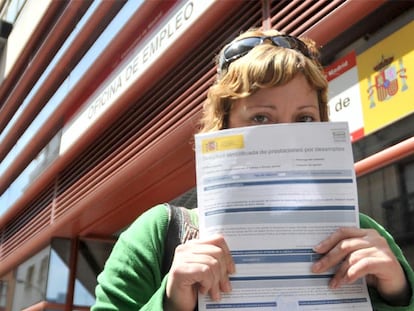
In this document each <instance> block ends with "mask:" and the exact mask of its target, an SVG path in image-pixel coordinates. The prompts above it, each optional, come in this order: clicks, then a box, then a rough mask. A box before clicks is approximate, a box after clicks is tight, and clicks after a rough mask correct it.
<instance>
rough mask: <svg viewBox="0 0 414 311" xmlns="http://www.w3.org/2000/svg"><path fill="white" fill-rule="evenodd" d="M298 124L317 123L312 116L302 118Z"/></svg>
mask: <svg viewBox="0 0 414 311" xmlns="http://www.w3.org/2000/svg"><path fill="white" fill-rule="evenodd" d="M296 122H315V118H314V117H312V116H310V115H304V116H300V117H299V118H298V121H296Z"/></svg>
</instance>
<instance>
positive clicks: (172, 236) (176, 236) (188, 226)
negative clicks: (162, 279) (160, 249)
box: [161, 204, 198, 275]
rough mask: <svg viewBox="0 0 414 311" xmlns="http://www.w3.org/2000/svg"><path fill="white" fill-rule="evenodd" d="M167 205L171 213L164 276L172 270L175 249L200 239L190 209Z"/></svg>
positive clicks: (163, 265)
mask: <svg viewBox="0 0 414 311" xmlns="http://www.w3.org/2000/svg"><path fill="white" fill-rule="evenodd" d="M165 205H166V208H167V209H168V213H169V222H168V230H167V235H166V237H165V246H164V257H163V262H162V267H161V272H162V275H166V274H167V273H168V271H169V270H170V267H171V264H172V261H173V258H174V252H175V248H176V247H177V246H178V245H179V244H183V243H185V242H186V241H188V240H191V239H194V238H197V237H198V228H197V226H196V225H195V224H194V223H193V221H192V218H191V215H190V212H189V210H188V209H186V208H185V207H181V206H175V205H171V204H165Z"/></svg>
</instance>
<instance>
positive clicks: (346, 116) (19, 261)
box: [0, 0, 414, 310]
mask: <svg viewBox="0 0 414 311" xmlns="http://www.w3.org/2000/svg"><path fill="white" fill-rule="evenodd" d="M413 17H414V3H413V2H412V1H386V0H372V1H358V0H348V1H345V0H337V1H329V0H321V1H291V0H280V1H271V0H262V1H260V0H249V1H244V0H215V1H214V0H203V1H198V0H183V1H180V0H171V1H170V0H151V1H123V0H122V1H121V0H107V1H98V0H95V1H92V0H40V1H39V0H0V19H1V24H0V36H1V37H0V53H1V54H0V55H1V58H0V230H1V231H0V234H1V244H0V277H1V279H0V310H89V307H90V306H91V305H92V304H93V302H94V288H95V286H96V277H97V275H98V274H99V272H100V271H101V270H102V268H103V265H104V263H105V260H106V258H107V256H108V255H109V253H110V251H111V248H112V246H113V244H114V242H115V241H116V239H117V236H118V235H119V233H120V232H121V231H122V230H123V229H124V228H125V227H127V226H128V225H129V224H130V223H131V222H132V221H133V220H134V219H135V218H136V217H138V216H139V215H140V214H141V213H143V212H144V211H145V210H147V209H148V208H150V207H151V206H153V205H155V204H157V203H161V202H174V203H176V204H180V205H185V206H188V207H194V206H195V204H196V203H195V202H196V194H195V191H194V187H195V165H194V152H193V147H192V137H193V135H194V133H195V132H196V130H197V126H198V119H199V117H200V111H201V106H202V103H203V101H204V99H205V94H206V90H207V89H208V87H209V86H210V85H211V83H212V81H213V79H214V76H215V73H216V69H215V67H214V57H215V56H216V55H217V53H218V51H219V49H220V47H221V46H223V45H224V44H225V43H227V42H229V41H230V40H231V39H233V38H234V37H235V36H236V35H237V34H238V33H240V32H241V31H243V30H246V29H248V28H251V27H263V28H275V29H278V30H280V31H284V32H287V33H291V34H293V35H302V36H307V37H310V38H312V39H314V40H315V41H316V43H317V44H318V45H320V46H321V51H322V63H323V65H324V67H325V68H326V75H327V78H328V80H329V84H330V94H329V96H330V102H329V111H330V118H331V120H332V121H347V122H348V123H349V127H350V131H351V137H352V141H353V151H354V158H355V169H356V172H357V177H358V196H359V205H360V206H359V208H360V210H361V211H362V212H364V213H366V214H368V215H370V216H372V217H373V218H375V219H377V220H378V221H379V222H380V223H382V224H383V225H384V226H385V227H386V228H387V229H388V230H389V231H390V232H391V233H392V234H393V235H394V237H395V239H396V240H397V242H398V243H399V244H400V246H401V247H402V248H403V250H404V252H405V254H406V256H407V257H408V258H409V260H410V262H411V263H412V264H414V247H413V246H412V245H413V241H414V229H413V228H414V227H413V226H412V223H413V222H414V215H413V213H414V155H413V154H414V137H413V134H414V126H413V124H414V123H413V122H414V114H413V113H412V112H413V111H414V102H413V98H414V82H413V81H414V80H413V74H414V42H413V40H412V39H411V34H412V32H413V31H414V21H413V19H414V18H413Z"/></svg>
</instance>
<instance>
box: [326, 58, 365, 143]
mask: <svg viewBox="0 0 414 311" xmlns="http://www.w3.org/2000/svg"><path fill="white" fill-rule="evenodd" d="M325 72H326V75H327V78H328V81H329V94H328V97H329V102H328V109H329V119H330V120H331V121H338V122H339V121H347V122H348V125H349V131H350V134H351V139H352V141H356V140H358V139H360V138H362V137H363V136H364V119H363V114H362V103H361V93H360V89H359V79H358V68H357V66H356V55H355V54H354V53H351V54H348V55H347V56H345V57H344V58H342V59H340V60H338V61H336V62H335V63H334V64H332V65H331V66H329V67H328V68H326V70H325Z"/></svg>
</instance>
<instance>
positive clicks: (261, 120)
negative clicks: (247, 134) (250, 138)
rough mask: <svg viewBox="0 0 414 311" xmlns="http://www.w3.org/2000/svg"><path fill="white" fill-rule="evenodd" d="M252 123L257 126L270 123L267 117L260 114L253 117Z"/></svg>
mask: <svg viewBox="0 0 414 311" xmlns="http://www.w3.org/2000/svg"><path fill="white" fill-rule="evenodd" d="M252 121H253V122H254V123H257V124H265V123H269V118H268V117H267V116H265V115H262V114H258V115H255V116H253V117H252Z"/></svg>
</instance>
